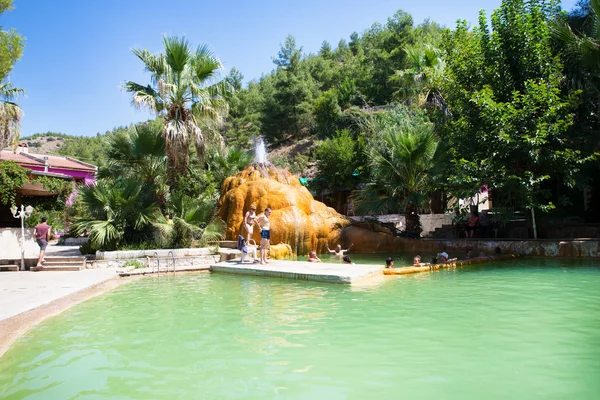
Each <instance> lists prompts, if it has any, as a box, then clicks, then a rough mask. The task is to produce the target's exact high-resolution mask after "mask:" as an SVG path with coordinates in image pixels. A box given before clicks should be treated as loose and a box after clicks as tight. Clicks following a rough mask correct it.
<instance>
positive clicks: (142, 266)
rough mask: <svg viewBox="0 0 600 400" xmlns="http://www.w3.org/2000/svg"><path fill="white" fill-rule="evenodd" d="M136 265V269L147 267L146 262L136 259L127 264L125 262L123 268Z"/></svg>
mask: <svg viewBox="0 0 600 400" xmlns="http://www.w3.org/2000/svg"><path fill="white" fill-rule="evenodd" d="M127 267H134V268H135V269H139V268H146V266H145V265H144V264H142V263H141V262H139V261H136V260H129V261H127V262H126V263H125V264H123V268H127Z"/></svg>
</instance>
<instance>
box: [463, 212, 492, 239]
mask: <svg viewBox="0 0 600 400" xmlns="http://www.w3.org/2000/svg"><path fill="white" fill-rule="evenodd" d="M490 223H491V220H490V216H489V214H488V211H487V210H483V211H482V212H481V213H478V212H477V211H473V212H472V213H471V215H469V218H468V219H467V226H466V228H465V237H466V238H470V239H472V238H473V235H474V234H475V232H481V236H482V237H487V235H488V230H489V229H490Z"/></svg>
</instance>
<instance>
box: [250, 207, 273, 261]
mask: <svg viewBox="0 0 600 400" xmlns="http://www.w3.org/2000/svg"><path fill="white" fill-rule="evenodd" d="M271 212H272V210H271V208H269V207H267V208H266V209H265V212H264V214H263V215H261V216H259V217H257V218H256V219H255V220H254V221H255V222H256V223H257V224H258V226H260V263H261V264H263V265H264V264H268V262H267V249H268V248H269V245H270V244H271V223H270V221H269V216H270V215H271Z"/></svg>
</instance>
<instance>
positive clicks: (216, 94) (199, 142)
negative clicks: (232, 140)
mask: <svg viewBox="0 0 600 400" xmlns="http://www.w3.org/2000/svg"><path fill="white" fill-rule="evenodd" d="M163 42H164V53H160V54H152V53H150V52H149V51H148V50H146V49H133V53H134V54H135V55H136V56H137V57H138V58H139V59H140V60H141V61H142V62H143V63H144V65H145V67H146V70H147V71H148V72H150V73H151V75H152V77H151V84H149V85H146V86H144V85H140V84H138V83H135V82H131V81H128V82H126V83H125V85H124V88H125V90H127V91H128V92H129V93H132V94H133V99H132V100H133V104H134V105H135V106H136V107H142V108H148V109H150V110H152V111H154V112H155V113H156V114H157V115H159V116H161V117H162V118H163V120H164V129H163V136H164V137H165V146H166V152H167V157H168V167H167V183H168V185H169V187H170V189H171V191H173V189H174V187H175V185H176V182H177V177H178V176H181V175H185V174H186V171H187V168H186V167H187V164H188V160H189V156H188V148H189V146H190V144H191V143H192V142H193V143H194V144H195V146H196V153H197V155H198V157H199V159H200V160H203V157H204V154H205V150H206V145H207V142H211V143H216V144H218V145H219V146H220V147H222V138H221V136H220V135H219V134H218V132H217V129H216V128H217V127H218V126H219V125H220V124H221V123H222V121H223V117H224V116H225V114H226V113H227V109H228V107H227V99H226V98H227V96H228V95H229V94H230V93H231V92H232V91H233V89H232V88H231V85H230V84H229V83H227V81H226V80H225V79H221V71H222V70H223V65H222V64H221V61H219V59H218V58H217V57H215V56H214V55H213V54H212V53H211V52H210V51H209V50H208V48H207V47H206V46H199V47H198V48H197V49H196V50H195V51H194V50H193V49H192V47H191V46H190V44H189V42H188V41H187V40H186V39H185V38H179V37H164V39H163ZM201 163H202V161H201Z"/></svg>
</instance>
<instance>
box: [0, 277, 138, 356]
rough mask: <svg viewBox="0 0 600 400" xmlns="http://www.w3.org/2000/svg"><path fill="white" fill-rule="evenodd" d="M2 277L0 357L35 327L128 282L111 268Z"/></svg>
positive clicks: (0, 281) (0, 289) (0, 286)
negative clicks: (75, 305)
mask: <svg viewBox="0 0 600 400" xmlns="http://www.w3.org/2000/svg"><path fill="white" fill-rule="evenodd" d="M0 274H1V275H0V357H2V355H3V354H4V353H5V352H6V350H8V348H9V347H10V345H11V344H12V343H13V342H14V341H15V340H17V339H18V338H19V337H20V336H21V335H22V334H23V333H25V332H26V331H27V330H28V329H29V328H31V327H32V326H34V325H36V324H38V323H39V322H41V321H43V320H44V319H46V318H48V317H51V316H53V315H58V314H60V313H61V312H63V311H64V310H66V309H68V308H70V307H71V306H73V305H74V304H77V303H80V302H82V301H85V300H87V299H90V298H92V297H94V296H96V295H98V294H101V293H104V292H106V291H107V290H111V289H113V288H115V287H117V286H119V285H121V284H123V283H125V282H127V280H124V279H115V278H118V277H119V276H118V275H117V273H116V270H115V269H108V268H106V269H105V268H102V269H87V270H82V271H72V272H71V271H53V272H45V273H40V272H29V271H23V272H2V273H0Z"/></svg>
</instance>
